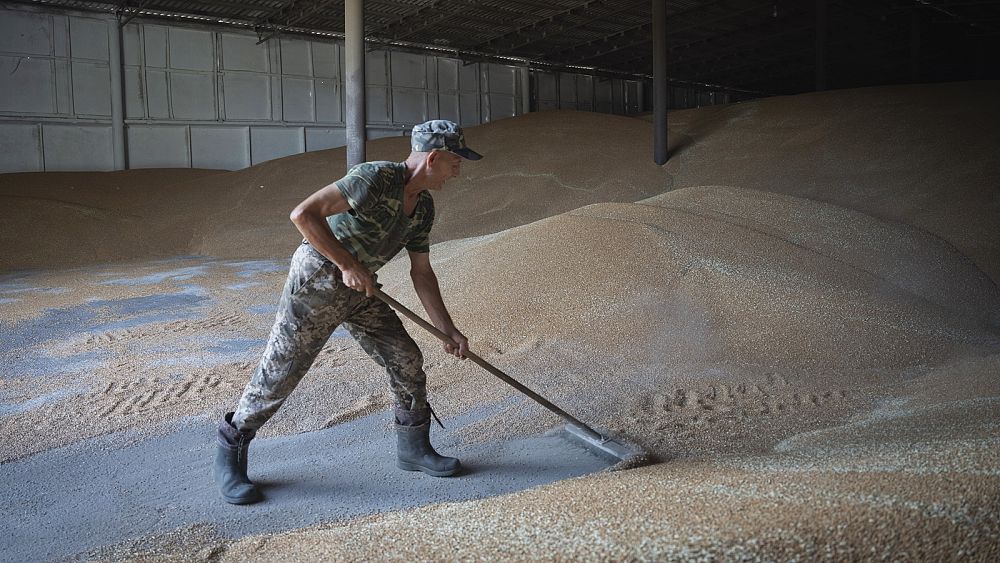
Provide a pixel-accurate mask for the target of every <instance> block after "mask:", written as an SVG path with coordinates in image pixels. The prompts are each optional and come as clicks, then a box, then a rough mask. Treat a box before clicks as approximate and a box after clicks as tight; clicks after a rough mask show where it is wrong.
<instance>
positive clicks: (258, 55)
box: [220, 33, 269, 72]
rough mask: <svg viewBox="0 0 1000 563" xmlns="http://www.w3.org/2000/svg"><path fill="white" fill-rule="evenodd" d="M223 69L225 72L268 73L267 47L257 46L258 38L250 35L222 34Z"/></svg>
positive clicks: (263, 44)
mask: <svg viewBox="0 0 1000 563" xmlns="http://www.w3.org/2000/svg"><path fill="white" fill-rule="evenodd" d="M220 35H221V43H222V68H223V69H224V70H246V71H253V72H267V46H268V45H269V43H261V44H260V45H257V38H256V37H254V36H250V35H235V34H232V33H222V34H220Z"/></svg>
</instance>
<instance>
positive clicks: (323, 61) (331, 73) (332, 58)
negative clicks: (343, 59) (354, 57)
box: [310, 43, 340, 78]
mask: <svg viewBox="0 0 1000 563" xmlns="http://www.w3.org/2000/svg"><path fill="white" fill-rule="evenodd" d="M310 45H312V59H313V76H316V77H319V78H336V77H338V76H340V63H339V61H338V59H337V50H338V46H337V45H334V44H332V43H310Z"/></svg>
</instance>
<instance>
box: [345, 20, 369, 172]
mask: <svg viewBox="0 0 1000 563" xmlns="http://www.w3.org/2000/svg"><path fill="white" fill-rule="evenodd" d="M364 4H365V3H364V0H346V2H345V4H344V32H345V33H344V47H345V51H344V74H345V76H346V84H345V87H344V91H345V92H346V93H347V100H346V103H345V104H344V105H345V110H346V113H347V115H346V119H345V120H344V121H345V123H346V124H347V167H348V168H350V167H352V166H354V165H355V164H360V163H362V162H364V161H365V140H366V138H367V135H366V132H365V6H364Z"/></svg>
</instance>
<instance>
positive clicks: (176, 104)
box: [170, 72, 216, 119]
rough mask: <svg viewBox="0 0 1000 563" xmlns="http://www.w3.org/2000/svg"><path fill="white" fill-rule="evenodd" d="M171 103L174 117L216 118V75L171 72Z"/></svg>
mask: <svg viewBox="0 0 1000 563" xmlns="http://www.w3.org/2000/svg"><path fill="white" fill-rule="evenodd" d="M170 103H171V106H172V107H173V114H174V119H215V117H216V112H215V76H214V75H212V74H203V73H194V72H172V73H170Z"/></svg>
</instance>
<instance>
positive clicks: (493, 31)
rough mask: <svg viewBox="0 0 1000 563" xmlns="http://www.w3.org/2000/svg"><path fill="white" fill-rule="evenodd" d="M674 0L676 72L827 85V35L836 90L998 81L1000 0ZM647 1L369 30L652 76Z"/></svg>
mask: <svg viewBox="0 0 1000 563" xmlns="http://www.w3.org/2000/svg"><path fill="white" fill-rule="evenodd" d="M22 3H30V4H35V5H38V4H42V5H50V6H64V7H68V8H74V9H83V10H98V11H103V12H119V13H124V16H125V17H130V16H135V15H139V16H141V17H143V18H148V17H157V16H158V17H176V16H177V15H181V14H187V15H196V16H205V17H206V18H208V19H209V21H212V22H213V23H222V22H221V21H220V20H224V21H225V23H228V24H232V25H239V26H242V27H248V28H253V29H255V30H256V31H257V33H258V35H259V36H260V37H261V39H267V38H271V37H274V36H275V35H276V34H279V33H283V34H296V33H309V32H327V33H335V34H337V33H343V31H344V1H343V0H249V1H243V2H237V1H235V0H130V1H128V2H81V1H75V0H43V1H35V2H22ZM666 5H667V16H668V23H667V42H668V46H669V54H668V57H667V59H668V63H667V75H668V76H669V77H670V79H671V80H675V81H678V82H693V83H698V84H709V85H716V86H720V87H724V88H731V89H736V90H745V91H752V92H758V93H763V94H787V93H797V92H804V91H811V90H814V89H816V88H817V72H816V69H817V68H818V66H817V65H818V63H817V60H818V57H817V54H818V53H820V51H818V45H820V44H822V45H825V49H823V50H822V52H821V53H822V55H821V57H819V59H820V60H822V61H823V65H822V66H823V68H824V69H825V73H824V74H823V75H822V76H821V77H819V80H820V84H821V85H822V86H824V87H826V88H847V87H856V86H868V85H878V84H892V83H903V82H925V81H942V80H970V79H985V78H990V79H996V78H1000V65H998V63H997V56H996V53H998V52H1000V0H964V1H963V0H955V1H948V0H804V1H802V0H799V1H793V0H769V1H754V0H678V1H668V2H666ZM651 6H652V2H651V0H551V1H547V2H535V1H529V0H482V1H471V0H366V1H365V28H366V35H367V36H368V38H369V40H373V41H376V42H383V43H391V44H395V45H397V46H401V47H405V48H422V47H432V48H435V49H438V50H444V51H446V53H444V54H449V53H450V55H451V56H456V57H459V58H462V59H464V60H470V61H471V60H491V59H495V60H501V61H505V62H509V63H511V64H525V63H526V61H527V64H531V65H532V66H535V67H539V68H551V69H553V70H559V69H569V70H572V71H574V72H593V73H596V74H617V75H630V74H632V75H651V74H652V72H653V62H652V25H651V11H652V9H651ZM140 10H141V11H140ZM823 22H825V26H824V25H823ZM823 29H825V30H826V32H825V34H824V33H823V32H822V30H823ZM824 36H825V40H821V41H818V40H817V38H818V37H820V38H823V37H824ZM496 57H515V58H517V59H524V60H518V61H511V60H508V59H502V58H500V59H496ZM580 67H583V68H580Z"/></svg>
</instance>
